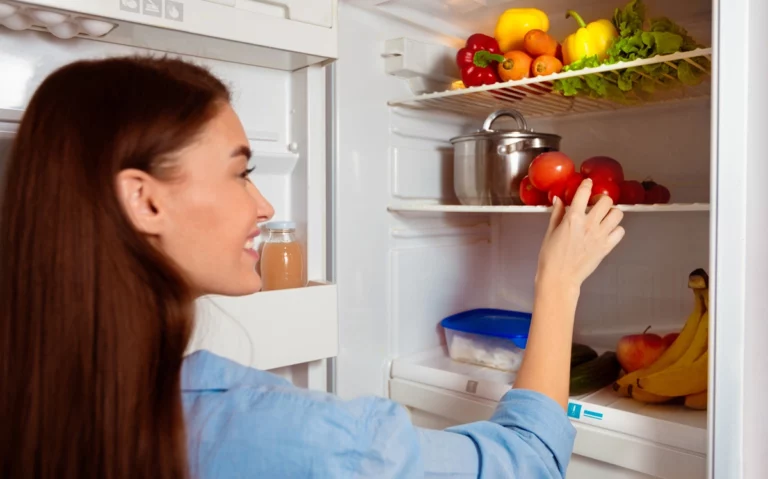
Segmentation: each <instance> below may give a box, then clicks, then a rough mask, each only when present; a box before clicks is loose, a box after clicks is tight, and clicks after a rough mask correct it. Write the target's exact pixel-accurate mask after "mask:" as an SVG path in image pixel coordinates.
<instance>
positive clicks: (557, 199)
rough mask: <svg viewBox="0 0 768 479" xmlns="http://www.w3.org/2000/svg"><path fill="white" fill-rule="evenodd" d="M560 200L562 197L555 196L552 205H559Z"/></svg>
mask: <svg viewBox="0 0 768 479" xmlns="http://www.w3.org/2000/svg"><path fill="white" fill-rule="evenodd" d="M559 201H560V198H558V197H557V196H555V199H553V200H552V206H555V205H557V203H558V202H559Z"/></svg>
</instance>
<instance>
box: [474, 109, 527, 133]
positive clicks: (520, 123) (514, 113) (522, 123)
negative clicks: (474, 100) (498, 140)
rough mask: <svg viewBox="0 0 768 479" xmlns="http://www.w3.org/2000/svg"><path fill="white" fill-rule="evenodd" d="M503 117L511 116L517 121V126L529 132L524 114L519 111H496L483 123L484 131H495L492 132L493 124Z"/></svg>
mask: <svg viewBox="0 0 768 479" xmlns="http://www.w3.org/2000/svg"><path fill="white" fill-rule="evenodd" d="M502 116H509V117H512V118H514V119H515V120H517V126H519V127H520V129H521V130H523V131H528V122H527V121H525V118H524V117H523V114H522V113H520V112H519V111H517V110H496V111H494V112H493V113H491V114H490V115H488V118H486V119H485V121H484V122H483V131H493V130H491V125H493V122H494V121H496V120H497V119H498V118H499V117H502Z"/></svg>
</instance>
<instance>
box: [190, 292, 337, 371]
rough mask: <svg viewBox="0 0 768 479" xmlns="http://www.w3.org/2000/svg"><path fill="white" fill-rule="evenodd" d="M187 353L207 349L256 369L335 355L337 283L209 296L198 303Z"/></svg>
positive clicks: (277, 366)
mask: <svg viewBox="0 0 768 479" xmlns="http://www.w3.org/2000/svg"><path fill="white" fill-rule="evenodd" d="M196 306H197V317H196V321H197V324H196V325H195V332H194V335H193V338H192V341H191V342H190V347H189V349H188V353H191V352H194V351H197V350H199V349H207V350H209V351H211V352H213V353H215V354H218V355H220V356H223V357H226V358H228V359H231V360H233V361H236V362H238V363H241V364H244V365H247V366H252V367H255V368H258V369H263V370H267V369H276V368H282V367H286V366H292V365H294V364H301V363H307V362H310V361H316V360H320V359H326V358H330V357H334V356H336V355H337V354H338V349H339V341H338V309H337V294H336V285H335V284H329V283H321V282H310V283H309V286H307V287H306V288H299V289H287V290H282V291H268V292H263V293H256V294H253V295H250V296H244V297H241V298H230V297H222V296H209V297H205V298H201V299H200V300H198V302H197V305H196Z"/></svg>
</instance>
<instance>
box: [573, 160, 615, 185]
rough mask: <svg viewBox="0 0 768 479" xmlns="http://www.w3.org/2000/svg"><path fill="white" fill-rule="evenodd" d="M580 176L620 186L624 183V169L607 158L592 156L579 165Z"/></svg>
mask: <svg viewBox="0 0 768 479" xmlns="http://www.w3.org/2000/svg"><path fill="white" fill-rule="evenodd" d="M580 171H581V174H582V175H584V176H586V177H587V178H591V179H592V180H594V181H598V180H605V181H610V182H612V183H616V184H621V183H622V182H623V181H624V169H623V168H622V167H621V163H619V162H618V161H616V160H614V159H613V158H610V157H608V156H593V157H592V158H589V159H587V160H584V163H582V164H581V168H580Z"/></svg>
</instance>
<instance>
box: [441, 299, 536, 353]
mask: <svg viewBox="0 0 768 479" xmlns="http://www.w3.org/2000/svg"><path fill="white" fill-rule="evenodd" d="M440 324H441V325H442V326H443V327H444V328H445V329H452V330H454V331H460V332H462V333H470V334H482V335H485V336H492V337H495V338H504V339H509V340H510V341H512V342H513V343H514V344H515V346H517V347H518V348H522V349H525V346H526V345H527V344H528V331H529V330H530V329H531V313H521V312H519V311H506V310H503V309H473V310H470V311H464V312H463V313H459V314H454V315H453V316H448V317H447V318H445V319H444V320H442V321H441V322H440Z"/></svg>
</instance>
